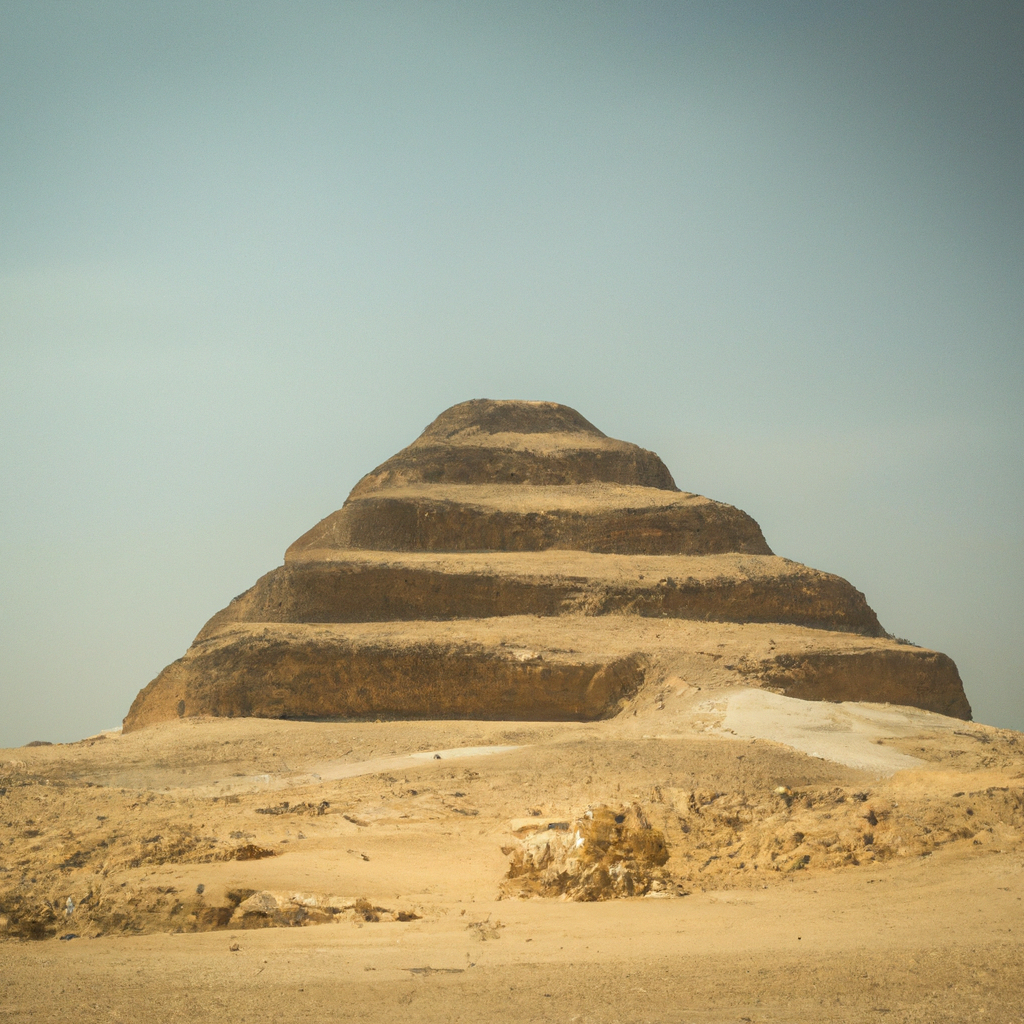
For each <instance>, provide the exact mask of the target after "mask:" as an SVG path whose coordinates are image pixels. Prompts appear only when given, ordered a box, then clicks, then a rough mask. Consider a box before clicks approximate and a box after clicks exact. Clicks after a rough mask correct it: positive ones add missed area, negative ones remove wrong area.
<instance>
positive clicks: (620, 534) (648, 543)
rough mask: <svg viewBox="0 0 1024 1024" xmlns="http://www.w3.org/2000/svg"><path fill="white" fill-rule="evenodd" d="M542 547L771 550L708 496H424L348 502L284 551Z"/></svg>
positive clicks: (746, 522)
mask: <svg viewBox="0 0 1024 1024" xmlns="http://www.w3.org/2000/svg"><path fill="white" fill-rule="evenodd" d="M321 548H330V549H339V548H340V549H367V550H377V551H546V550H550V549H555V548H558V549H565V550H574V551H594V552H600V553H605V554H621V555H717V554H725V553H728V552H740V553H743V554H750V555H770V554H771V553H772V552H771V549H770V548H769V547H768V544H767V543H766V542H765V539H764V535H763V534H762V533H761V528H760V527H759V526H758V525H757V523H756V522H754V520H753V519H751V517H750V516H748V515H747V514H746V513H745V512H741V511H740V510H739V509H738V508H734V507H733V506H732V505H724V504H721V503H719V502H714V501H700V502H693V503H684V502H681V503H680V504H677V505H652V506H648V507H646V508H617V509H611V510H608V509H601V510H594V511H587V512H577V511H574V510H571V509H553V510H551V511H549V512H520V511H516V510H513V509H510V510H505V509H501V508H495V507H487V506H482V505H472V504H465V503H461V502H456V501H448V500H435V499H430V498H425V497H404V498H403V497H386V496H385V495H379V496H378V495H373V496H370V497H366V498H358V499H349V501H347V502H346V503H345V506H344V507H343V508H341V509H339V510H338V511H337V512H335V513H334V514H333V515H330V516H328V517H327V518H326V519H324V520H322V521H321V522H319V523H317V525H316V526H314V527H313V529H312V530H310V531H308V532H307V533H305V534H303V535H302V536H301V537H300V538H299V539H298V540H297V541H295V543H294V544H293V545H292V546H291V547H290V548H289V549H288V553H287V554H286V556H285V558H286V560H287V559H289V558H291V557H292V556H293V555H296V554H298V553H299V552H302V551H306V550H312V549H321Z"/></svg>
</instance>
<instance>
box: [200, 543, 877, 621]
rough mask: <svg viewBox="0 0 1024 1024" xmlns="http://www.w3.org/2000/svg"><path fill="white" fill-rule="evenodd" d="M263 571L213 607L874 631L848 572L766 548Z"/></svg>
mask: <svg viewBox="0 0 1024 1024" xmlns="http://www.w3.org/2000/svg"><path fill="white" fill-rule="evenodd" d="M333 555H334V557H333V558H332V559H331V560H329V561H293V562H291V563H289V564H288V565H285V566H282V567H280V568H278V569H274V570H273V571H272V572H270V573H267V575H265V576H263V577H262V578H261V579H260V580H259V581H257V583H256V584H255V585H254V586H253V587H251V588H250V589H249V590H247V591H246V592H245V593H244V594H242V595H241V596H239V597H237V598H235V600H234V601H232V602H231V604H230V605H228V607H227V608H225V609H224V610H223V611H221V612H218V613H217V615H215V616H214V617H213V618H212V619H211V620H210V621H209V623H207V625H206V626H205V627H204V629H203V631H202V632H201V633H200V638H202V637H204V636H206V635H208V634H209V633H211V632H212V631H214V630H217V629H219V628H220V627H221V626H223V625H224V624H226V623H228V622H385V621H388V620H405V621H408V620H415V619H458V618H492V617H496V616H509V615H544V616H553V615H566V614H573V613H583V614H587V615H607V614H613V613H630V614H635V615H643V616H651V617H668V618H683V619H704V620H716V621H727V622H787V623H796V624H799V625H804V626H811V627H817V628H821V629H832V630H844V631H849V632H855V633H863V634H866V635H869V636H882V635H884V630H883V629H882V627H881V626H880V625H879V622H878V619H877V617H876V616H875V613H874V612H873V611H872V610H871V608H870V607H868V604H867V602H866V601H865V599H864V595H863V594H861V593H860V592H859V591H858V590H855V589H854V588H853V587H852V586H851V585H850V584H849V583H847V582H846V580H844V579H841V578H840V577H838V576H833V575H831V574H829V573H824V572H819V571H817V570H815V569H810V568H808V567H807V566H804V565H800V564H798V563H796V562H791V561H789V560H787V559H784V558H777V557H775V556H773V555H734V554H730V555H711V556H705V557H703V558H694V557H686V556H660V557H659V556H649V557H637V556H628V555H600V554H591V553H588V552H576V551H569V552H564V551H557V552H554V551H548V552H531V553H526V554H508V553H493V554H476V553H474V554H448V555H440V556H439V555H432V554H420V553H414V554H408V555H405V556H401V555H393V554H391V553H382V552H376V551H362V552H334V553H333Z"/></svg>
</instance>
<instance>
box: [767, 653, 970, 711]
mask: <svg viewBox="0 0 1024 1024" xmlns="http://www.w3.org/2000/svg"><path fill="white" fill-rule="evenodd" d="M752 674H754V675H756V676H757V677H758V678H759V679H760V680H761V681H763V682H764V683H765V684H767V685H768V686H771V687H772V688H775V689H778V690H781V691H782V692H783V693H784V694H785V695H786V696H787V697H799V698H801V699H802V700H830V701H844V700H853V701H873V702H876V703H880V704H884V703H889V704H905V705H907V706H909V707H915V708H923V709H924V710H925V711H936V712H938V713H939V714H940V715H949V716H950V717H952V718H963V719H965V720H968V721H969V720H970V718H971V705H970V703H969V702H968V700H967V696H966V695H965V694H964V685H963V682H961V680H960V673H959V672H958V671H957V668H956V665H955V664H954V663H953V660H952V659H951V658H949V657H947V656H946V655H945V654H939V653H938V652H937V651H929V650H924V649H922V648H918V647H913V646H910V645H907V646H905V647H901V648H899V649H898V650H888V651H862V652H858V653H851V654H848V655H846V656H845V657H842V658H837V657H835V656H834V655H831V654H828V653H820V652H811V653H807V654H780V655H777V656H776V657H775V658H774V659H773V660H772V661H770V662H767V663H766V664H763V665H761V666H759V667H758V668H757V669H755V670H754V671H753V673H752Z"/></svg>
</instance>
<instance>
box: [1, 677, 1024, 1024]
mask: <svg viewBox="0 0 1024 1024" xmlns="http://www.w3.org/2000/svg"><path fill="white" fill-rule="evenodd" d="M435 753H436V754H439V755H440V757H435V756H434V755H435ZM1022 786H1024V737H1020V736H1019V735H1018V734H1015V733H1011V732H1007V731H1003V730H996V729H992V728H990V727H986V726H983V725H979V724H976V723H965V722H963V721H960V720H958V719H950V718H945V717H943V716H941V715H934V714H930V713H927V712H922V711H919V710H917V709H911V708H897V707H888V708H887V707H884V706H881V705H861V704H850V703H847V704H826V703H823V702H805V701H796V700H793V699H791V698H786V697H781V696H778V695H775V694H771V693H766V692H765V691H762V690H756V689H744V688H735V687H730V686H722V687H705V688H703V689H697V688H695V687H691V686H687V685H685V684H683V683H680V684H679V685H677V686H665V687H662V688H661V689H660V690H658V691H657V692H652V691H649V690H645V691H644V692H643V693H641V694H640V695H639V696H638V697H637V698H636V699H635V700H633V701H632V702H631V703H630V704H629V705H628V706H627V707H626V709H625V711H624V712H623V714H621V715H620V716H618V717H617V718H615V719H612V720H609V721H604V722H593V723H514V722H380V723H375V722H370V723H339V722H280V721H263V720H256V719H248V720H242V719H233V720H202V719H197V720H185V721H182V722H174V723H167V724H163V725H158V726H154V727H152V728H149V729H143V730H140V731H138V732H136V733H132V734H128V735H120V734H117V733H113V734H108V735H107V736H106V737H105V738H102V739H101V738H92V739H89V740H85V741H82V742H80V743H77V744H65V745H55V746H49V747H33V748H28V749H26V748H21V749H18V750H8V751H2V752H0V789H2V790H3V791H4V794H3V796H2V797H0V841H2V844H3V845H2V850H3V854H2V860H0V868H2V870H0V905H2V906H4V908H5V916H6V924H7V933H6V934H7V937H6V938H0V964H2V965H3V971H2V972H0V1020H4V1021H23V1020H25V1021H27V1020H37V1019H42V1018H48V1017H55V1016H60V1017H65V1018H66V1017H70V1018H72V1019H75V1020H83V1021H93V1020H95V1021H100V1020H102V1021H110V1020H124V1021H128V1020H132V1021H151V1020H152V1021H156V1020H160V1021H165V1020H169V1019H170V1020H178V1019H182V1020H214V1019H216V1020H218V1021H242V1020H248V1021H265V1020H278V1019H280V1020H298V1021H304V1020H310V1021H312V1020H324V1019H333V1018H335V1017H344V1018H345V1019H350V1020H357V1021H359V1020H365V1021H391V1020H396V1021H397V1020H403V1021H405V1020H409V1019H414V1020H423V1021H434V1020H437V1021H441V1020H444V1021H457V1020H465V1021H477V1020H495V1019H505V1020H512V1021H527V1020H565V1021H573V1020H576V1021H593V1022H606V1021H607V1022H612V1021H659V1022H661V1021H664V1022H669V1021H672V1022H678V1021H709V1022H710V1021H716V1022H717V1021H743V1020H749V1021H862V1020H863V1021H868V1020H870V1021H877V1020H885V1021H922V1022H924V1021H928V1022H931V1021H962V1020H966V1019H971V1020H974V1019H978V1020H992V1021H1008V1022H1009V1021H1021V1020H1024V982H1022V979H1024V948H1022V945H1021V938H1022V932H1024V903H1022V900H1024V841H1022V839H1024V810H1022V808H1024V792H1022ZM779 790H781V791H782V792H778V791H779ZM285 802H287V808H285V807H283V805H284V804H285ZM325 803H326V804H327V805H328V806H326V807H324V806H323V805H324V804H325ZM601 804H606V805H614V806H627V805H637V806H640V807H642V808H643V810H644V813H645V814H646V815H647V817H648V818H649V819H650V822H651V824H652V826H654V827H656V828H658V829H660V830H661V831H662V832H663V834H664V836H665V837H666V840H667V842H668V845H669V849H670V854H671V856H670V859H669V861H668V863H667V865H666V869H667V876H666V877H667V879H668V882H667V884H666V885H665V886H664V887H662V888H661V889H659V890H658V891H656V892H653V893H650V894H648V895H646V896H643V897H636V898H630V899H617V900H610V901H606V902H596V903H575V902H565V901H562V900H559V899H526V900H522V899H517V898H512V897H511V896H510V894H509V891H508V888H507V886H508V880H507V879H506V878H505V875H506V872H507V869H508V865H509V854H508V853H506V852H505V851H506V850H511V849H513V848H514V847H515V844H516V843H517V842H519V841H520V840H521V837H522V835H523V834H524V831H523V830H524V828H526V829H528V828H529V825H530V823H531V822H537V823H538V825H541V826H542V827H543V826H546V824H547V823H549V822H550V823H557V822H559V821H566V822H571V821H572V820H574V819H575V817H576V816H578V815H579V814H581V813H582V812H583V811H584V810H585V809H586V808H587V807H588V806H591V805H601ZM260 812H262V813H260ZM872 819H873V820H874V822H875V823H874V824H871V821H872ZM517 830H518V831H517ZM866 835H870V836H871V842H870V844H869V845H865V839H864V837H865V836H866ZM798 837H799V838H798ZM794 843H795V845H794ZM248 846H252V847H255V848H258V849H263V850H267V851H269V852H272V853H273V854H274V855H273V856H267V857H264V858H262V859H255V860H237V859H219V858H222V857H225V856H226V855H227V854H230V853H231V851H237V850H239V849H242V848H244V847H248ZM805 857H806V858H807V861H806V862H804V858H805ZM200 885H201V886H203V892H202V894H201V895H197V894H196V889H197V887H198V886H200ZM240 890H241V891H243V892H252V893H255V894H261V893H262V894H272V898H273V899H275V900H277V901H278V902H279V904H280V906H282V907H284V908H285V909H286V911H287V913H288V914H291V915H292V917H291V920H292V922H293V924H294V923H295V914H296V913H300V914H301V913H306V910H302V909H300V908H302V907H308V910H309V914H310V917H309V918H307V920H306V922H305V923H306V926H304V927H303V926H292V927H265V928H254V927H252V925H253V923H254V921H255V920H256V918H253V917H251V916H250V918H249V919H248V920H247V921H246V920H245V919H244V915H242V914H241V913H240V911H237V910H235V911H234V917H233V918H232V917H231V914H232V910H233V907H232V904H231V900H230V898H229V894H230V893H232V892H234V893H236V895H237V894H238V892H239V891H240ZM16 896H20V897H21V898H22V900H23V902H22V903H21V904H19V906H20V907H21V910H22V912H25V908H26V907H28V906H30V905H32V904H33V901H34V903H35V905H36V906H37V908H38V907H39V906H42V905H43V904H42V901H44V900H48V901H49V902H50V904H51V905H52V906H53V907H55V908H56V910H57V913H56V914H51V916H52V917H53V918H54V920H53V921H52V922H51V924H52V927H51V928H50V932H49V934H48V936H47V937H45V938H42V939H40V940H38V941H31V940H28V939H24V938H18V937H15V935H14V934H13V933H16V932H17V927H18V925H17V911H15V912H12V907H13V906H14V897H16ZM69 896H70V897H71V898H72V900H73V901H74V904H75V909H74V910H73V912H72V913H71V915H70V916H69V915H67V912H66V901H67V899H68V897H69ZM500 897H504V898H500ZM258 898H265V897H258ZM358 901H364V902H362V903H358ZM314 904H315V905H314ZM176 905H177V906H178V907H179V909H178V910H177V911H175V909H174V908H175V906H176ZM360 907H362V908H364V909H365V908H366V907H369V908H370V916H371V917H377V918H379V920H367V919H366V915H365V913H363V910H360V909H359V908H360ZM203 908H205V910H204V909H203ZM218 908H227V909H226V913H227V915H228V919H227V920H222V921H221V922H220V924H219V926H217V925H216V922H213V919H212V917H210V915H211V914H212V913H213V912H214V911H217V909H218ZM325 908H330V910H331V912H330V914H329V916H326V917H325V923H319V924H316V923H310V922H311V921H312V920H313V919H315V917H316V914H317V913H320V914H322V915H324V914H326V910H325ZM335 908H336V912H335ZM374 908H376V909H374ZM204 912H205V913H206V914H207V917H208V920H207V924H206V925H204V924H203V923H202V915H203V913H204ZM218 912H219V911H218ZM400 913H401V914H404V915H405V916H406V917H407V918H408V919H407V920H404V921H403V920H397V919H396V918H397V916H398V915H399V914H400ZM43 916H45V915H43ZM221 916H222V917H223V914H222V915H221ZM211 922H213V923H211ZM203 927H214V929H215V930H206V931H204V930H195V929H202V928H203ZM69 934H70V935H75V936H76V937H75V938H72V939H60V938H58V937H57V936H61V935H69Z"/></svg>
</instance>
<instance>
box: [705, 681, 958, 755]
mask: <svg viewBox="0 0 1024 1024" xmlns="http://www.w3.org/2000/svg"><path fill="white" fill-rule="evenodd" d="M956 725H961V726H962V725H963V723H962V722H960V721H959V719H951V718H947V717H946V716H945V715H937V714H934V713H933V712H930V711H921V710H919V709H918V708H908V707H887V706H885V705H879V704H861V703H857V702H854V701H845V702H843V703H839V704H829V703H825V702H824V701H812V700H798V699H797V698H795V697H784V696H781V695H780V694H777V693H771V692H769V691H767V690H747V689H744V690H738V691H736V692H734V693H730V694H729V695H728V696H727V697H726V699H725V714H724V716H723V717H722V720H721V723H720V725H719V727H718V729H716V730H715V731H718V732H726V733H732V734H733V735H735V736H738V737H741V738H744V739H765V740H774V741H775V742H776V743H784V744H786V746H789V747H793V748H794V749H795V750H800V751H803V753H805V754H810V755H811V756H812V757H820V758H824V759H825V760H828V761H834V762H836V763H837V764H844V765H847V766H848V767H850V768H862V769H865V770H867V771H877V772H880V773H882V774H885V775H892V774H893V773H894V772H898V771H900V770H901V769H904V768H918V767H920V766H921V765H922V764H924V762H923V761H921V760H920V759H919V758H916V757H911V756H910V755H909V754H904V753H901V752H900V751H899V750H896V749H894V748H892V747H888V746H886V745H885V742H884V741H885V740H887V739H897V738H901V737H908V736H913V735H915V734H916V733H919V732H921V731H923V730H931V729H941V728H948V729H953V728H954V726H956ZM879 741H882V742H881V743H880V742H879Z"/></svg>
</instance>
